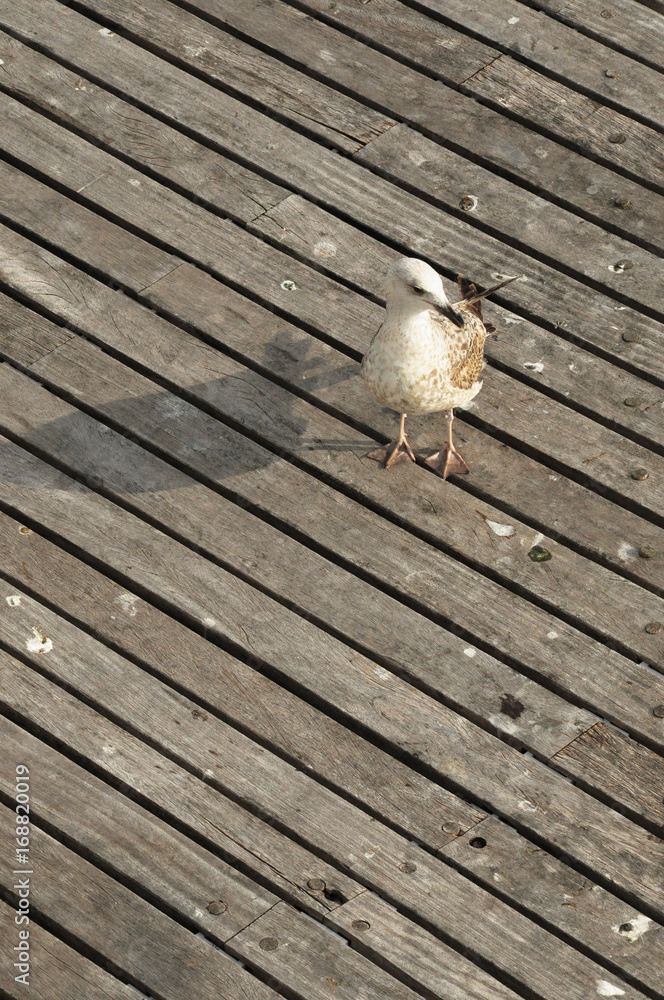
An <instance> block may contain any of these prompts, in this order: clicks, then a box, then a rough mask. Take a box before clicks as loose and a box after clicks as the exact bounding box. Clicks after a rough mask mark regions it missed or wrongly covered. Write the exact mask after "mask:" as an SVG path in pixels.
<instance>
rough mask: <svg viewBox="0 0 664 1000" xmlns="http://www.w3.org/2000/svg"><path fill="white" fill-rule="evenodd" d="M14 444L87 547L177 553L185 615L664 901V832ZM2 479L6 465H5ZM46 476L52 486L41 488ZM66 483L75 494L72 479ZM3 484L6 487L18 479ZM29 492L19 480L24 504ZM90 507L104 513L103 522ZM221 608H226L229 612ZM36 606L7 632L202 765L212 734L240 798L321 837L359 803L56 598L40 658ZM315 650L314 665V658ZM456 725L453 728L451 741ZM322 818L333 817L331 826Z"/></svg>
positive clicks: (153, 574) (42, 613)
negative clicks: (132, 659) (186, 692)
mask: <svg viewBox="0 0 664 1000" xmlns="http://www.w3.org/2000/svg"><path fill="white" fill-rule="evenodd" d="M2 454H3V456H5V457H6V460H7V461H10V460H11V463H12V467H13V468H14V469H15V470H17V471H18V472H20V475H17V474H16V472H15V473H14V476H13V478H14V479H15V480H16V479H20V480H22V481H24V482H25V481H26V477H27V481H28V482H30V483H31V490H30V491H29V493H28V496H32V498H33V499H32V504H31V506H32V509H33V513H34V512H35V501H36V500H37V494H38V493H39V494H40V495H41V497H42V500H43V501H45V502H46V503H47V505H48V521H49V522H50V527H51V529H53V528H56V530H57V531H58V532H59V533H61V532H62V530H63V529H62V525H58V524H56V521H55V519H54V517H53V515H54V514H55V512H56V509H57V507H58V506H61V505H62V503H63V501H64V505H65V508H66V518H65V520H66V522H67V523H68V524H70V525H75V529H76V531H78V532H81V533H82V534H81V535H80V536H79V537H80V538H83V537H85V538H87V539H88V540H87V542H84V545H85V548H86V549H87V550H88V551H91V552H94V550H96V551H97V552H98V553H99V554H100V555H101V557H102V559H103V561H104V562H105V563H106V565H109V562H110V563H111V564H112V562H113V551H112V550H113V549H115V551H116V554H117V555H120V556H121V558H122V564H121V565H122V567H123V568H122V570H121V572H122V573H123V574H125V575H126V573H127V566H128V560H127V555H128V553H131V555H130V558H129V561H130V563H133V565H132V573H135V572H136V570H137V569H138V568H139V567H140V564H141V563H143V564H144V570H143V574H145V573H146V572H147V574H148V576H149V579H150V581H151V582H152V586H154V582H155V580H156V578H157V576H158V574H159V573H160V572H162V573H163V570H160V565H159V564H160V563H167V564H168V567H169V568H168V571H167V573H166V574H164V576H165V578H164V583H165V584H166V585H167V586H168V588H169V589H170V594H169V596H168V597H167V600H168V603H169V604H170V605H171V606H173V605H175V606H176V607H178V608H179V609H180V611H181V612H184V613H185V614H189V615H191V614H192V612H193V616H195V617H199V616H200V617H201V618H207V619H208V625H209V628H210V629H213V628H214V629H215V631H220V630H221V629H223V630H224V632H225V634H226V635H227V637H228V638H232V639H233V641H234V642H235V643H236V644H241V643H242V641H243V640H242V638H241V637H242V636H243V635H245V636H246V631H247V628H248V629H250V630H251V644H250V649H251V653H252V655H253V656H255V657H256V658H257V660H258V661H259V662H265V661H268V662H272V663H277V664H280V662H281V664H283V665H280V667H279V669H280V671H281V673H282V674H285V673H286V671H287V670H291V672H292V674H291V675H292V676H293V677H294V679H295V680H296V681H297V682H298V683H299V684H300V685H303V686H307V685H308V686H309V687H311V686H313V685H316V688H317V694H318V696H319V697H321V698H322V700H323V701H324V702H325V703H326V704H331V705H333V706H334V707H335V708H336V709H337V710H338V711H339V710H340V711H341V712H342V713H343V714H344V716H345V717H346V718H348V717H352V718H354V719H355V721H356V722H358V723H359V724H360V725H361V726H362V727H363V728H365V729H370V730H372V731H373V732H375V733H376V734H378V735H379V736H380V737H381V738H382V739H387V740H389V742H390V744H392V745H395V746H398V747H399V748H400V749H401V751H402V752H403V751H406V752H407V753H409V754H413V753H414V752H415V753H416V755H417V756H418V757H419V758H421V759H422V760H423V761H425V762H426V763H427V764H428V765H429V766H431V767H433V768H435V769H436V770H437V771H438V772H439V773H440V774H441V775H446V776H447V778H448V780H449V777H450V773H451V772H454V773H455V774H456V775H457V777H455V778H454V779H453V780H454V782H455V784H456V785H459V784H462V785H463V786H465V787H470V785H471V784H472V783H474V782H477V785H476V787H477V792H478V793H479V794H480V795H481V798H482V801H483V802H486V801H488V798H489V797H490V801H491V804H492V807H493V808H494V810H495V811H500V812H501V813H503V814H508V815H510V817H512V818H513V819H514V821H516V823H517V824H518V825H519V827H520V828H521V829H523V830H524V831H531V832H532V833H534V834H535V835H537V836H545V837H547V838H548V839H549V841H551V842H552V843H555V844H556V847H557V849H558V850H562V851H564V852H565V853H568V854H569V855H570V857H573V858H575V859H576V860H577V862H578V863H580V864H582V865H583V866H584V867H586V868H589V869H590V870H593V871H597V873H598V874H599V875H600V877H601V878H603V879H607V880H608V881H609V882H610V883H611V884H613V885H615V886H620V887H621V889H622V891H623V892H626V893H627V894H628V895H629V896H630V897H631V896H634V897H635V898H639V899H642V900H643V901H644V903H645V904H646V905H648V904H649V905H651V906H653V907H657V906H658V905H659V900H660V896H659V893H658V890H656V889H655V884H656V883H657V878H658V875H657V873H658V871H659V866H660V865H661V860H659V859H658V855H659V853H660V852H661V848H662V846H663V845H661V844H660V843H655V844H654V843H653V838H652V837H651V836H649V835H647V834H646V833H645V831H643V830H641V829H639V827H637V826H636V825H635V824H634V823H632V822H628V821H627V820H626V819H625V818H624V817H623V816H620V815H619V814H618V813H616V812H613V811H611V810H609V809H607V808H606V807H604V806H602V805H600V804H598V803H596V802H595V801H594V800H592V799H591V797H590V796H588V795H587V794H585V793H583V792H581V791H580V790H579V789H577V788H575V787H574V786H573V785H571V784H568V783H567V782H565V780H564V779H562V778H561V777H560V776H559V775H557V774H556V773H555V772H553V771H550V770H549V769H548V768H545V767H543V766H541V765H539V764H537V765H535V766H534V767H533V766H532V765H531V764H530V763H529V762H528V760H527V759H525V758H524V757H523V755H522V754H520V753H519V752H518V751H515V750H512V749H511V748H510V747H507V746H506V745H505V744H502V743H500V742H498V741H496V740H495V739H494V738H493V737H491V736H489V735H488V734H486V733H484V732H483V731H481V730H477V729H476V728H475V727H472V726H471V725H469V724H468V723H467V722H466V721H465V720H463V719H460V718H459V717H458V716H456V715H455V714H454V713H453V712H450V711H449V710H447V709H445V708H444V707H443V706H441V705H440V704H438V703H436V702H434V701H433V700H432V699H429V698H427V697H426V696H424V695H422V694H421V693H420V692H418V691H416V690H414V689H412V688H410V687H409V686H408V685H406V684H405V683H404V682H403V681H401V680H400V679H399V678H397V677H396V676H395V675H393V674H390V673H388V671H386V670H384V669H382V668H378V667H373V666H372V665H371V664H370V663H369V662H367V661H366V659H365V658H364V657H362V656H360V655H359V654H357V653H351V654H350V655H349V652H350V651H347V650H346V649H345V648H344V647H342V645H341V644H340V643H338V642H337V641H335V640H332V639H330V638H329V637H327V636H324V635H322V634H316V633H315V632H314V630H313V629H312V628H311V627H310V626H309V625H308V623H306V622H304V621H302V620H301V619H298V618H296V617H295V616H293V615H290V614H289V613H288V612H286V611H285V609H281V608H280V607H279V606H278V605H275V603H274V602H268V601H267V599H265V598H264V597H263V595H261V594H259V593H258V592H256V591H252V590H251V588H249V587H247V586H246V585H245V584H243V583H242V582H241V581H239V580H237V579H236V580H234V582H233V586H232V588H231V589H229V588H228V587H225V586H224V583H225V580H224V577H225V576H226V574H225V573H224V572H223V571H222V570H221V569H220V568H219V567H217V566H215V567H212V566H209V564H208V567H206V566H205V564H204V561H203V560H202V559H201V557H200V556H197V555H195V554H194V553H191V552H190V551H189V550H187V549H184V547H183V546H181V545H176V543H174V542H172V541H171V540H170V539H168V538H166V536H163V535H161V534H160V533H158V532H156V530H155V529H152V528H149V527H148V526H147V525H145V526H141V525H140V524H137V523H136V519H135V518H133V517H132V516H131V515H129V514H126V513H125V512H123V511H119V510H118V509H117V508H116V509H114V508H113V506H112V505H111V504H109V503H108V501H106V500H102V498H100V497H95V496H90V495H89V494H88V491H87V490H85V489H83V488H80V487H79V488H78V489H74V488H73V487H74V484H73V483H71V481H70V485H69V486H67V485H66V482H67V481H66V478H65V477H64V476H63V475H62V474H61V473H56V472H54V471H53V470H47V469H44V468H43V463H39V462H38V461H37V460H36V459H33V458H32V457H31V456H28V455H27V454H24V455H21V453H20V451H19V450H18V449H16V448H7V447H6V446H5V448H3V451H2ZM2 478H3V479H4V478H6V477H5V476H4V475H3V477H2ZM40 478H41V481H42V486H41V488H40V489H39V490H38V489H37V483H38V481H39V479H40ZM63 487H64V489H65V490H66V497H65V496H63V495H62V492H61V491H63ZM21 492H23V491H21ZM58 493H60V498H58ZM3 494H4V495H6V491H3ZM4 495H3V499H4ZM47 498H48V499H47ZM17 499H18V496H17V493H16V491H14V504H16V500H17ZM77 501H78V502H77ZM26 503H29V501H28V500H27V497H24V496H21V499H20V505H21V506H22V508H23V509H26V506H25V505H26ZM86 508H87V510H86ZM44 512H45V511H40V512H39V515H38V516H40V517H42V518H43V516H44ZM91 516H92V517H93V518H94V523H95V524H96V526H97V527H96V529H92V530H91V525H90V517H91ZM102 525H103V527H102ZM137 529H138V530H137ZM68 534H69V537H70V540H72V541H74V544H76V541H75V540H74V539H75V533H72V531H71V529H70V530H69V531H68ZM91 535H94V536H95V537H94V538H92V537H90V536H91ZM79 544H80V542H79ZM97 558H99V556H97ZM192 574H193V575H192ZM178 584H179V585H180V586H182V588H183V592H182V593H181V594H179V593H177V591H178ZM185 588H186V589H185ZM233 605H235V606H236V607H237V608H238V610H239V611H241V612H242V613H243V614H244V615H245V622H246V624H244V625H243V623H242V622H241V621H238V624H237V626H235V627H234V629H233V632H231V633H230V634H229V628H228V625H229V624H230V619H231V615H236V614H237V612H233ZM204 608H205V609H206V610H203V609H204ZM31 609H32V611H31ZM220 609H223V614H222V613H221V610H220ZM35 611H36V609H34V608H33V605H32V602H30V601H28V600H27V599H25V600H23V599H22V601H21V603H20V605H16V606H14V607H12V608H8V610H7V611H6V612H5V613H4V616H3V617H4V620H5V622H6V627H5V628H6V632H7V633H8V636H10V637H11V639H8V641H11V642H12V644H13V647H14V648H16V649H17V651H20V652H21V655H23V656H27V655H29V656H31V657H33V659H34V658H36V660H35V662H36V663H39V664H42V665H45V666H43V667H42V669H46V668H47V669H49V670H50V671H58V672H63V673H62V677H63V678H64V677H66V678H67V681H66V683H68V684H74V685H75V687H76V688H77V689H80V690H81V691H82V692H84V693H85V696H86V697H87V698H91V699H92V700H93V702H94V703H95V704H97V705H102V704H106V706H107V710H108V711H110V712H112V713H115V712H117V711H118V709H120V710H121V711H123V712H129V713H130V715H131V718H132V719H133V720H134V725H139V726H140V727H141V729H142V731H143V732H149V739H151V740H155V739H156V740H157V742H158V744H159V745H160V746H162V747H166V748H169V749H168V750H167V752H170V753H175V754H176V755H178V756H179V757H181V756H182V755H183V754H185V753H187V747H188V748H189V750H190V751H191V753H192V754H193V755H194V757H193V759H194V760H195V761H196V762H197V763H196V765H195V766H196V768H197V769H198V770H199V772H200V770H201V765H200V763H198V762H199V761H200V760H201V759H203V760H206V761H207V760H209V757H208V753H209V749H210V745H212V748H213V749H214V753H215V766H216V769H217V770H216V771H215V770H213V771H212V775H211V777H215V778H216V780H217V781H218V782H219V783H220V784H221V786H222V788H223V789H224V790H227V789H228V788H229V786H230V787H232V789H233V791H232V794H233V796H234V797H237V798H239V799H240V800H241V801H242V802H243V803H245V804H251V805H252V808H254V809H255V810H258V811H259V812H260V814H261V815H266V814H268V815H270V814H271V815H273V816H274V817H275V818H276V816H279V817H280V819H279V822H280V824H281V825H283V824H286V826H289V825H290V826H291V828H292V829H297V830H300V831H301V830H302V829H303V828H302V824H303V823H304V825H305V826H306V825H307V824H308V823H314V826H315V830H316V832H315V834H314V833H313V829H312V830H310V833H311V835H312V836H313V840H314V843H316V844H317V845H318V847H319V848H322V842H321V840H320V837H321V836H323V837H325V836H328V833H327V826H326V825H325V817H324V813H325V809H324V808H323V803H325V802H328V803H329V805H330V808H331V809H333V811H335V812H336V813H338V811H339V809H341V808H343V810H344V811H346V812H348V815H349V816H350V815H351V814H354V813H353V810H354V807H351V806H349V805H347V804H344V805H343V807H342V805H341V803H340V800H339V799H338V797H337V796H335V795H333V794H332V793H331V792H329V791H328V790H327V789H324V788H322V786H320V785H317V784H316V783H314V782H312V781H311V780H310V779H309V778H306V777H305V776H304V775H302V774H300V772H296V771H294V769H293V768H292V767H290V766H289V765H287V764H285V763H284V762H282V761H280V760H277V759H276V758H275V757H274V756H273V755H272V754H268V753H266V752H265V751H263V750H262V748H258V747H256V746H255V745H254V744H252V743H251V741H250V740H248V739H247V738H246V737H244V736H242V735H241V734H239V733H237V732H236V731H234V730H231V729H230V727H228V726H227V725H225V724H223V723H222V722H221V721H220V720H218V719H216V718H215V719H214V720H213V719H212V718H210V719H208V720H205V721H206V725H205V726H204V727H202V728H201V726H200V725H197V724H196V723H194V725H193V727H192V724H191V719H192V716H191V712H190V711H188V709H187V707H186V705H187V702H186V699H185V698H184V697H183V696H182V695H180V694H178V693H176V692H174V691H172V690H170V689H165V688H164V687H163V685H160V684H159V683H158V682H157V681H156V680H155V679H154V678H152V677H150V676H147V675H145V674H144V673H143V672H141V671H139V670H138V668H133V667H132V665H130V664H129V663H128V662H127V661H124V660H122V659H121V658H120V657H118V656H117V655H116V654H112V653H111V652H110V651H107V650H105V649H104V648H102V647H99V644H96V643H95V642H94V640H92V639H91V638H89V637H88V636H85V635H83V634H81V633H80V631H79V630H76V629H74V627H73V626H71V625H69V624H68V623H66V622H64V621H62V620H60V619H59V618H57V617H56V616H54V615H53V614H52V613H50V612H47V611H46V609H44V608H43V607H40V608H39V611H38V615H37V617H38V618H39V623H38V625H36V626H34V627H36V628H38V629H39V630H40V632H42V634H45V635H48V637H49V638H51V640H52V642H53V649H52V650H50V651H49V658H48V660H47V661H46V660H44V659H42V658H40V656H39V653H37V652H34V653H32V652H30V651H27V652H23V650H24V646H25V638H24V636H25V634H26V629H28V628H32V627H33V626H32V625H31V624H30V621H29V619H30V617H32V618H33V619H34V617H35ZM26 616H27V617H26ZM210 617H213V618H214V619H215V620H216V621H220V619H223V623H222V622H221V621H220V626H221V628H220V627H219V626H216V625H210V624H209V619H210ZM268 621H269V622H270V626H269V628H268V626H267V624H265V625H263V624H262V623H266V622H268ZM27 635H28V636H29V635H30V633H29V632H28V633H27ZM244 641H245V642H246V638H245V640H244ZM279 646H281V647H282V649H283V650H284V651H285V652H284V653H283V654H281V661H280V659H279V657H280V651H279ZM293 648H297V649H298V650H300V651H302V652H301V654H300V655H299V656H298V657H293V656H292V649H293ZM93 657H94V658H95V660H96V662H97V663H98V667H97V668H96V669H95V670H91V669H90V663H91V661H92V658H93ZM314 663H315V666H312V665H313V664H314ZM118 672H119V674H120V676H122V677H123V678H124V687H123V688H122V689H123V691H124V693H125V699H124V702H123V704H122V706H121V707H120V706H118V701H117V698H118V689H119V683H118ZM132 676H134V677H135V678H136V683H133V684H132V685H131V692H132V697H131V699H129V700H127V699H128V691H129V688H128V685H129V678H130V677H132ZM120 687H122V685H120ZM194 718H195V717H194ZM176 719H177V721H179V723H180V724H179V725H178V724H177V722H175V720H176ZM215 732H218V733H219V734H223V736H222V741H220V740H219V739H215ZM443 732H444V733H445V739H444V741H442V742H441V733H443ZM201 741H202V742H201ZM217 771H218V773H217ZM459 779H461V780H459ZM314 790H315V796H316V802H317V808H316V809H315V810H314V812H315V819H314V818H313V815H312V813H311V812H309V811H307V810H308V809H309V807H308V806H306V802H307V801H309V800H310V799H311V797H312V796H313V795H314ZM355 812H356V813H357V812H358V811H357V810H355ZM579 816H583V828H582V830H579V829H574V828H573V827H572V826H571V825H570V824H571V819H572V817H577V818H578V817H579ZM293 823H294V824H295V826H294V827H293V825H292V824H293ZM318 823H320V824H321V828H320V829H319V827H318ZM362 823H363V825H364V826H363V828H366V829H367V830H370V829H374V828H375V827H376V826H377V825H378V826H380V824H377V821H376V820H372V819H369V818H368V817H367V816H366V815H364V816H363V820H362ZM342 828H343V829H344V831H345V830H346V828H347V824H345V823H344V824H342ZM381 829H382V831H383V834H382V835H383V838H384V839H385V838H386V837H387V835H388V834H387V830H386V828H384V827H381ZM301 836H304V837H305V842H306V841H307V836H306V835H305V834H304V833H301ZM394 836H396V834H394V835H393V834H391V832H390V837H391V838H392V839H393V837H394ZM625 843H629V845H630V851H629V854H627V853H625V851H624V845H625ZM323 850H325V849H324V848H323ZM353 853H355V852H354V851H353ZM344 856H345V855H344Z"/></svg>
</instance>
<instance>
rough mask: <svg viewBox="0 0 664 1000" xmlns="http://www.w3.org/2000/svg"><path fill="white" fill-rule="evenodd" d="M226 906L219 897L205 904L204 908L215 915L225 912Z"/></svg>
mask: <svg viewBox="0 0 664 1000" xmlns="http://www.w3.org/2000/svg"><path fill="white" fill-rule="evenodd" d="M227 909H228V907H227V906H226V904H225V903H224V902H223V901H222V900H221V899H213V900H211V902H209V903H208V905H207V906H206V910H207V911H208V912H209V913H211V914H212V915H213V916H215V917H217V916H219V914H220V913H225V912H226V910H227Z"/></svg>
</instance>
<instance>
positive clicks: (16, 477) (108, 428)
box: [0, 331, 372, 494]
mask: <svg viewBox="0 0 664 1000" xmlns="http://www.w3.org/2000/svg"><path fill="white" fill-rule="evenodd" d="M261 362H262V363H261V368H262V369H263V370H265V371H267V372H275V373H276V374H277V376H280V377H282V378H284V379H286V378H288V380H289V381H290V382H293V383H294V384H301V385H302V386H303V389H304V391H305V392H306V393H307V394H308V395H309V394H310V395H315V394H317V393H325V391H326V390H329V389H331V388H333V387H335V386H340V385H342V384H343V383H346V382H348V381H349V380H350V379H351V378H355V377H356V376H357V373H358V366H357V364H356V363H354V362H349V363H348V364H347V365H342V366H340V367H330V361H329V358H328V357H327V356H326V352H325V351H322V352H321V353H318V354H317V353H313V354H312V353H311V341H310V340H309V341H308V342H305V341H296V340H295V339H294V338H293V337H292V336H291V335H290V333H289V332H288V331H283V332H282V333H279V334H277V336H275V337H273V338H272V339H271V340H270V341H269V342H268V343H267V344H266V346H265V349H264V352H263V357H262V359H261ZM109 363H110V362H109ZM219 367H220V368H221V369H223V368H226V369H227V371H226V373H225V374H221V375H220V377H218V378H214V379H210V380H208V381H206V382H198V383H195V384H192V385H190V386H187V387H186V389H184V390H182V395H180V394H177V395H176V394H175V393H173V392H170V391H168V390H167V389H161V388H156V391H154V392H150V393H147V394H144V395H128V394H124V395H123V394H122V391H121V390H122V386H121V384H118V385H117V386H115V385H114V386H112V390H113V392H116V393H117V396H116V398H110V399H109V398H108V396H109V381H108V380H106V381H105V382H103V383H102V382H100V383H99V384H98V386H97V385H95V384H94V382H92V383H91V381H90V380H89V379H86V382H85V387H86V388H85V404H86V405H87V406H88V407H92V406H94V411H91V412H84V411H83V410H80V409H76V410H71V411H70V412H69V413H67V414H64V415H62V416H59V417H56V418H54V419H44V420H43V421H39V413H40V412H42V411H44V412H48V411H50V412H52V411H53V408H54V407H55V408H57V409H59V408H60V407H61V406H64V405H65V404H62V403H61V401H56V400H54V398H53V396H52V395H50V394H49V395H46V393H45V392H44V390H42V389H37V388H36V386H35V383H34V382H32V380H30V379H28V377H27V376H19V375H18V374H17V373H16V372H15V371H14V375H13V376H12V377H13V379H14V381H15V382H16V383H17V385H18V383H19V382H20V380H21V379H25V382H24V383H22V384H21V385H20V386H19V388H18V390H17V391H16V392H15V393H14V395H13V397H12V398H13V409H14V410H15V412H16V413H18V414H20V415H19V416H18V417H17V419H15V420H5V421H3V423H4V425H5V428H6V431H7V433H8V434H10V435H11V438H10V439H9V440H7V439H5V441H4V442H2V443H1V444H0V481H2V482H16V483H21V484H23V485H31V486H39V485H41V486H51V487H54V488H58V489H60V490H62V489H67V488H76V489H80V485H81V484H84V485H85V486H87V487H89V488H91V489H99V488H102V487H105V488H107V489H112V490H113V491H117V492H118V493H123V494H137V493H154V492H163V491H169V490H178V489H182V488H186V487H188V486H190V485H191V478H190V476H189V474H188V473H187V471H185V470H186V469H189V470H191V471H193V472H194V473H195V474H198V475H204V476H205V477H207V478H209V479H211V480H214V481H217V482H220V483H221V482H228V483H230V481H235V482H239V481H240V480H241V479H243V478H249V477H251V475H252V474H253V473H255V472H256V471H257V470H260V469H262V468H265V467H267V466H269V465H271V464H272V463H274V462H276V461H278V460H279V459H280V458H281V457H282V456H284V457H287V458H290V457H291V456H293V455H295V456H297V455H298V454H300V453H303V452H311V451H315V450H326V451H362V450H366V449H367V448H368V447H370V446H371V444H372V442H370V441H369V440H368V439H367V440H366V441H363V440H361V439H359V440H358V441H348V440H343V439H336V440H335V439H334V438H326V439H322V438H319V437H316V436H315V435H308V434H307V428H308V425H309V420H308V419H306V417H304V416H303V415H302V410H305V409H306V406H305V405H303V403H302V400H301V399H300V398H299V397H298V396H297V395H295V394H294V393H293V392H291V391H289V389H287V388H286V387H285V386H283V385H280V384H279V383H275V382H273V381H271V380H269V379H268V378H266V377H264V376H263V375H262V374H261V373H260V372H257V371H254V370H252V369H247V368H245V369H241V370H238V368H239V366H238V365H237V364H236V363H234V362H230V360H229V359H228V358H226V357H225V356H224V355H221V354H220V355H219ZM130 381H131V380H130ZM35 394H36V398H35ZM33 399H34V402H35V405H34V407H33V406H32V405H31V404H32V400H33ZM75 402H76V400H75ZM38 421H39V422H38ZM26 423H29V424H31V425H32V426H30V427H29V429H27V430H25V429H23V428H24V427H25V424H26ZM21 445H23V446H25V447H26V448H27V449H28V451H29V452H32V453H33V454H36V456H37V457H38V458H42V459H45V460H46V462H47V463H49V464H47V465H45V464H43V463H36V462H35V461H34V459H32V460H31V461H30V460H28V459H27V458H26V457H24V456H23V455H22V454H21V448H20V446H21ZM280 445H281V446H280ZM50 463H53V464H54V465H55V466H56V467H59V468H60V470H62V471H64V472H65V473H66V474H67V475H68V476H69V477H71V478H70V479H69V480H67V479H65V478H64V476H63V474H62V471H58V470H57V468H53V465H52V464H50ZM72 480H73V483H72ZM74 484H75V487H74Z"/></svg>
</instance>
